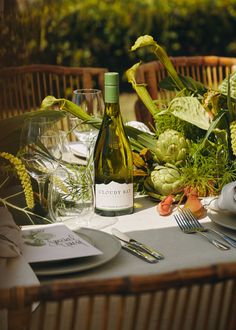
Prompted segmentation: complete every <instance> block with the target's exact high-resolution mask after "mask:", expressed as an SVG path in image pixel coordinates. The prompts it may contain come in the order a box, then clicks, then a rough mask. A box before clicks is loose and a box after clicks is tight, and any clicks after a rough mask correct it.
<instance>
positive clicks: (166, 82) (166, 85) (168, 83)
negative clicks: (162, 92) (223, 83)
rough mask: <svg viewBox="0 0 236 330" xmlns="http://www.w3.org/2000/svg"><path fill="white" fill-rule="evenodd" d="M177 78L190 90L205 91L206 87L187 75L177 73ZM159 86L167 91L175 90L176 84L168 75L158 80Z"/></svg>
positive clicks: (200, 92) (195, 91) (201, 92)
mask: <svg viewBox="0 0 236 330" xmlns="http://www.w3.org/2000/svg"><path fill="white" fill-rule="evenodd" d="M178 76H179V79H180V80H181V81H182V83H183V84H184V86H185V88H186V89H187V90H189V91H191V92H194V93H198V94H204V93H205V92H206V91H207V88H206V87H205V86H204V85H203V84H202V83H200V82H199V81H196V80H194V79H193V78H192V77H189V76H186V77H185V76H181V75H178ZM159 87H160V88H162V89H166V90H169V91H176V85H175V84H174V82H173V80H172V79H171V78H170V77H166V78H164V79H162V80H161V81H160V82H159Z"/></svg>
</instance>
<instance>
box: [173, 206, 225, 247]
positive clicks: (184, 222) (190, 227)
mask: <svg viewBox="0 0 236 330" xmlns="http://www.w3.org/2000/svg"><path fill="white" fill-rule="evenodd" d="M174 218H175V220H176V222H177V224H178V226H179V228H180V229H181V230H182V231H183V232H184V233H185V234H200V235H202V236H204V237H205V238H207V239H208V241H209V242H210V243H211V244H213V245H214V246H215V247H217V248H218V249H220V250H229V249H230V247H229V246H227V245H225V244H223V243H221V242H220V241H218V240H216V239H212V238H211V237H210V236H208V235H207V234H206V233H205V229H204V228H203V229H202V228H199V226H195V225H194V224H193V223H192V222H191V221H189V220H188V217H186V215H185V214H184V213H183V212H180V213H179V214H178V215H177V214H176V215H174Z"/></svg>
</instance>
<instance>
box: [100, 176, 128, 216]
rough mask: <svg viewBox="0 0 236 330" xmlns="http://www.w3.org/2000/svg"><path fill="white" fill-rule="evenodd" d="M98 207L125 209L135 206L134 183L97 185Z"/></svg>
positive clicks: (102, 208) (103, 208) (101, 208)
mask: <svg viewBox="0 0 236 330" xmlns="http://www.w3.org/2000/svg"><path fill="white" fill-rule="evenodd" d="M95 196H96V200H95V203H96V208H97V209H100V210H124V209H127V208H129V207H132V206H133V184H132V183H129V184H126V183H117V182H114V181H112V182H111V183H109V184H104V183H102V184H96V185H95Z"/></svg>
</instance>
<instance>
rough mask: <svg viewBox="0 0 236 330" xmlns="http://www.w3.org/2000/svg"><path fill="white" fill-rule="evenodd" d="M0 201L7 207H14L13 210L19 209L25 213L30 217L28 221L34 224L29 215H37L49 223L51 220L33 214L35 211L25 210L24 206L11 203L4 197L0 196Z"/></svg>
mask: <svg viewBox="0 0 236 330" xmlns="http://www.w3.org/2000/svg"><path fill="white" fill-rule="evenodd" d="M0 202H1V203H3V204H4V205H5V206H8V207H11V208H13V209H15V210H18V211H20V212H23V213H24V214H25V215H27V217H28V218H29V219H30V222H31V223H32V224H34V222H33V220H32V219H31V216H36V217H38V218H40V219H42V220H45V221H46V222H48V223H51V222H52V221H51V220H49V219H47V218H45V217H42V216H41V215H38V214H35V213H33V212H31V211H27V210H25V209H24V208H21V207H18V206H16V205H14V204H12V203H10V202H8V201H6V199H4V198H1V197H0Z"/></svg>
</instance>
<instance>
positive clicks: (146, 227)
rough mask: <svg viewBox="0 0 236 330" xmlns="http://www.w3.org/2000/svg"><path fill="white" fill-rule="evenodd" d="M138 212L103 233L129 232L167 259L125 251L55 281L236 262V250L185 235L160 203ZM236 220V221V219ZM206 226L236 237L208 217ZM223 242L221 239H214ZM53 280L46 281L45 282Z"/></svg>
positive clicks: (143, 202) (139, 205)
mask: <svg viewBox="0 0 236 330" xmlns="http://www.w3.org/2000/svg"><path fill="white" fill-rule="evenodd" d="M135 206H136V207H135V212H134V214H132V215H126V216H121V217H119V218H118V221H117V222H116V223H115V224H114V225H112V226H111V227H107V228H105V229H104V230H103V231H104V232H107V233H110V232H111V228H112V227H115V228H117V229H119V230H120V231H123V232H128V233H129V234H130V236H132V238H134V239H137V240H140V241H142V242H143V243H146V244H148V245H150V246H152V247H154V248H156V249H158V250H159V251H160V252H162V253H163V254H164V256H165V259H164V260H161V261H160V262H158V263H156V264H149V263H147V262H145V261H143V260H141V259H139V258H137V257H136V256H134V255H132V254H130V253H128V252H127V251H125V250H123V249H122V250H121V251H120V253H119V254H118V255H117V256H116V257H115V258H114V259H112V260H111V261H109V262H108V263H106V264H104V265H102V266H100V267H97V268H94V269H92V270H89V271H85V272H81V273H77V274H69V275H63V276H59V277H58V276H57V277H55V278H68V279H70V278H84V277H86V278H90V279H92V278H110V277H116V276H128V275H141V274H158V273H165V272H170V271H175V270H178V269H183V268H193V267H198V266H199V267H202V266H209V265H211V264H215V263H218V262H235V261H236V248H233V247H231V249H230V250H228V251H221V250H219V249H217V248H216V247H215V246H213V245H212V244H210V243H209V242H208V241H207V240H206V239H205V238H204V237H202V236H200V235H197V234H189V235H187V234H184V233H182V232H181V231H180V229H179V227H178V226H177V224H176V221H175V220H174V216H173V214H172V215H170V216H168V217H163V216H160V215H159V214H158V212H157V210H156V204H155V203H154V202H152V201H150V200H149V199H148V198H141V199H137V200H136V203H135ZM235 221H236V220H235ZM201 223H202V224H204V226H208V227H214V228H217V229H219V228H220V230H222V231H225V232H226V233H229V234H230V235H231V236H232V237H235V238H236V231H235V232H234V231H232V230H227V229H225V228H223V227H219V226H217V225H215V224H214V223H212V222H211V221H210V219H209V218H208V217H206V218H204V219H202V220H201ZM214 238H217V239H219V237H216V236H215V237H214ZM50 279H51V278H43V281H47V280H50Z"/></svg>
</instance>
